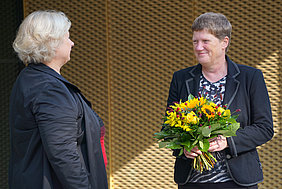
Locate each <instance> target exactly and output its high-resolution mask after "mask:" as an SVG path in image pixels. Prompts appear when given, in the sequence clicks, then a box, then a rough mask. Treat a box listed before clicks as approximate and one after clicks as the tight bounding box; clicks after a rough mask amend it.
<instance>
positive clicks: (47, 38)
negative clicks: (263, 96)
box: [13, 10, 71, 64]
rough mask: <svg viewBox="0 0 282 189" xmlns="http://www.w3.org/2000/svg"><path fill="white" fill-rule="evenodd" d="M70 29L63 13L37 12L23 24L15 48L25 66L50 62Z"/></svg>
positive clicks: (51, 11) (52, 11)
mask: <svg viewBox="0 0 282 189" xmlns="http://www.w3.org/2000/svg"><path fill="white" fill-rule="evenodd" d="M70 27H71V22H70V20H69V19H68V18H67V16H66V15H65V14H64V13H63V12H60V11H55V10H45V11H35V12H33V13H31V14H30V15H28V16H27V17H26V18H25V19H24V20H23V22H22V23H21V25H20V27H19V30H18V32H17V36H16V39H15V41H14V42H13V48H14V50H15V52H16V53H17V54H18V56H19V58H20V59H21V61H23V62H24V63H25V64H29V63H45V62H50V61H51V60H52V58H53V57H54V56H55V53H56V50H57V48H58V47H59V45H60V43H61V42H62V39H63V37H64V35H65V34H66V33H67V32H68V31H69V29H70Z"/></svg>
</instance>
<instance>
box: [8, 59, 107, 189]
mask: <svg viewBox="0 0 282 189" xmlns="http://www.w3.org/2000/svg"><path fill="white" fill-rule="evenodd" d="M98 119H99V118H98V116H97V114H95V112H94V111H93V110H92V109H91V104H90V102H89V101H87V100H86V99H85V97H84V96H83V95H82V94H81V92H80V90H79V89H78V88H77V87H76V86H74V85H72V84H71V83H69V82H68V81H67V80H66V79H65V78H63V77H62V76H61V75H59V74H58V73H57V72H55V71H54V70H53V69H51V68H49V67H48V66H46V65H44V64H29V65H28V66H27V67H26V68H24V69H23V70H22V72H21V73H20V74H19V76H18V78H17V80H16V82H15V84H14V87H13V90H12V93H11V97H10V118H9V122H10V133H11V156H10V167H9V186H10V188H11V189H14V188H15V189H17V188H22V189H33V188H34V189H39V188H44V189H61V188H67V189H72V188H73V189H77V188H80V189H82V188H83V189H89V188H92V189H105V188H107V187H108V186H107V175H106V170H105V165H104V160H103V155H102V150H101V144H100V124H99V120H98ZM83 133H84V134H83ZM82 136H84V137H82Z"/></svg>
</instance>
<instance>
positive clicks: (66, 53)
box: [55, 32, 74, 64]
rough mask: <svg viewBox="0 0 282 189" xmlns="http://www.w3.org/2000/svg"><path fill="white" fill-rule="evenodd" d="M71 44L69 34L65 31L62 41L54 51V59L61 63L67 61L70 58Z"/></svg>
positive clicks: (72, 44)
mask: <svg viewBox="0 0 282 189" xmlns="http://www.w3.org/2000/svg"><path fill="white" fill-rule="evenodd" d="M73 46H74V43H73V42H72V40H70V34H69V32H67V33H66V34H65V36H64V38H63V41H62V43H61V44H60V46H59V47H58V49H57V51H56V55H55V58H56V60H57V61H59V62H60V63H61V64H65V63H67V62H68V61H69V60H70V53H71V48H72V47H73Z"/></svg>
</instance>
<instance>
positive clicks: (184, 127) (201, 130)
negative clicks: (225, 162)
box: [154, 95, 240, 172]
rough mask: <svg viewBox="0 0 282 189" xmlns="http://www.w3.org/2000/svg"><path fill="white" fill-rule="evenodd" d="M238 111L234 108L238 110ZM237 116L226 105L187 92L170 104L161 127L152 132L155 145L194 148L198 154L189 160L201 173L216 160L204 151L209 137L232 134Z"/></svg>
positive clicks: (237, 126) (236, 127)
mask: <svg viewBox="0 0 282 189" xmlns="http://www.w3.org/2000/svg"><path fill="white" fill-rule="evenodd" d="M238 111H240V110H236V112H238ZM237 117H238V115H233V114H232V115H231V112H230V110H229V109H227V106H226V105H216V104H215V103H213V102H212V101H211V100H209V99H206V98H205V97H201V98H195V97H194V96H193V95H189V97H188V100H187V101H186V102H181V101H180V102H179V103H174V105H171V106H170V107H169V108H168V111H167V112H166V115H165V116H164V122H163V124H162V130H161V131H160V132H158V133H155V136H154V138H157V139H158V142H159V147H160V148H163V147H166V148H169V149H179V150H180V153H179V156H180V155H182V154H183V149H184V148H185V149H186V150H187V151H189V152H190V151H191V150H192V149H193V148H194V147H198V149H199V150H201V152H202V154H201V155H199V156H198V157H197V158H195V159H194V161H193V168H194V169H196V170H198V171H200V172H202V171H204V170H210V169H211V168H212V167H214V165H215V163H216V162H217V160H216V159H215V158H214V157H213V155H212V154H211V153H210V152H208V149H209V147H210V144H209V139H212V138H214V137H217V136H218V135H223V136H225V137H230V136H236V131H237V130H238V129H239V127H240V123H237V121H236V119H237Z"/></svg>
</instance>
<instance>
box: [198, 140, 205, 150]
mask: <svg viewBox="0 0 282 189" xmlns="http://www.w3.org/2000/svg"><path fill="white" fill-rule="evenodd" d="M199 148H200V149H203V148H204V143H203V141H199Z"/></svg>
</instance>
